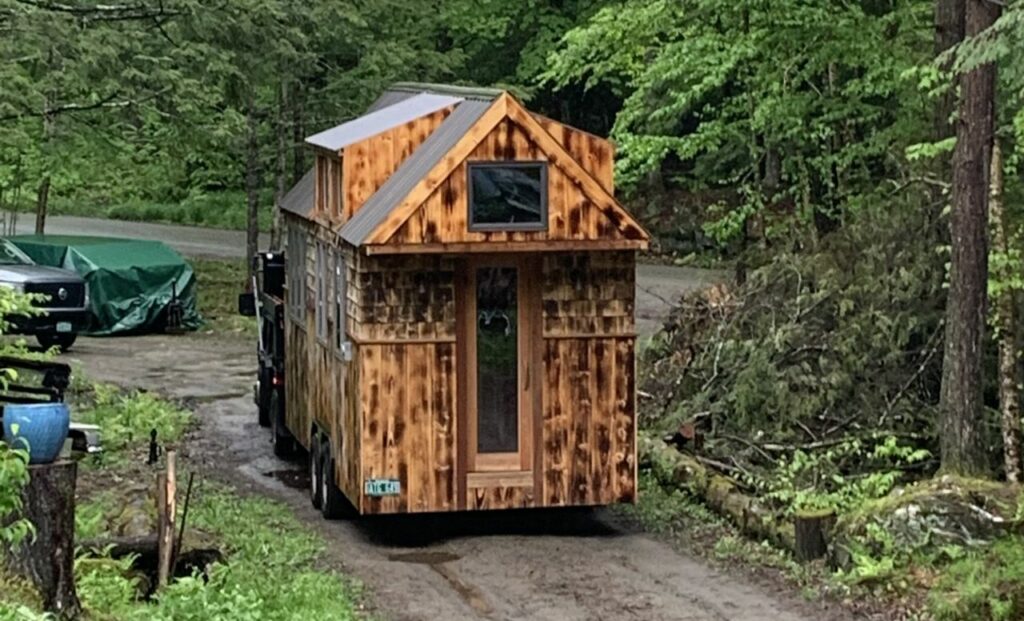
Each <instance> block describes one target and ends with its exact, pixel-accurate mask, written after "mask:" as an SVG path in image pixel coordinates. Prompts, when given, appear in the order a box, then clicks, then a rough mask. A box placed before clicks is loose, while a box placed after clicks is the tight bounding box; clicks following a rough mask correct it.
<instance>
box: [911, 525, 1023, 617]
mask: <svg viewBox="0 0 1024 621" xmlns="http://www.w3.org/2000/svg"><path fill="white" fill-rule="evenodd" d="M957 556H958V558H957V559H956V560H954V562H953V563H952V564H950V565H949V566H948V567H946V568H945V569H944V570H943V572H942V575H941V576H940V578H939V580H938V582H937V584H936V585H935V587H934V589H933V590H932V592H931V594H930V596H929V598H928V607H929V609H930V610H931V612H932V613H933V614H934V616H935V618H936V619H940V620H950V621H952V620H954V619H955V620H957V621H974V620H977V621H985V620H992V621H1011V620H1013V619H1020V618H1022V617H1024V582H1022V581H1021V576H1022V575H1024V539H1022V538H1021V537H1019V536H1012V537H1007V538H1005V539H1002V540H999V541H997V542H996V543H994V544H993V545H992V546H991V547H989V548H986V549H982V550H969V551H962V550H961V551H959V552H958V553H957Z"/></svg>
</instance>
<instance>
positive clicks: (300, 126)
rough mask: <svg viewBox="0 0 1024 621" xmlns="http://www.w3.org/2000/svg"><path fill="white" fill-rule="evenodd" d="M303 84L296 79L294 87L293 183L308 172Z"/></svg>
mask: <svg viewBox="0 0 1024 621" xmlns="http://www.w3.org/2000/svg"><path fill="white" fill-rule="evenodd" d="M302 104H303V93H302V85H301V84H300V83H299V81H298V80H296V81H295V82H294V84H293V87H292V185H295V184H296V183H298V182H299V180H300V179H302V177H303V176H304V175H305V174H306V147H305V141H306V137H305V136H304V135H303V134H305V133H306V127H305V122H304V118H303V115H304V109H303V108H304V107H303V105H302Z"/></svg>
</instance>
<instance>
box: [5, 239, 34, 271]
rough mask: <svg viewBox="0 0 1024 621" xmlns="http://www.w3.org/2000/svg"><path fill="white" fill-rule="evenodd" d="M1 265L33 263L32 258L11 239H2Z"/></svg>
mask: <svg viewBox="0 0 1024 621" xmlns="http://www.w3.org/2000/svg"><path fill="white" fill-rule="evenodd" d="M0 265H32V259H30V258H28V255H26V254H25V253H24V252H22V251H21V250H18V247H17V246H15V245H14V244H12V243H11V242H10V241H8V240H6V239H0Z"/></svg>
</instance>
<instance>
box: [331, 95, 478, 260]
mask: <svg viewBox="0 0 1024 621" xmlns="http://www.w3.org/2000/svg"><path fill="white" fill-rule="evenodd" d="M490 106H491V100H490V99H487V100H477V99H467V100H465V101H463V102H462V103H460V104H459V105H458V106H456V108H455V111H454V112H452V113H451V114H450V115H448V118H446V119H445V120H444V122H443V123H441V125H440V126H439V127H438V128H437V129H436V130H434V132H433V133H432V134H430V136H428V137H427V139H426V140H424V141H423V144H421V145H420V146H419V148H417V149H416V150H415V151H413V153H412V155H410V156H409V157H408V158H406V160H405V161H404V162H402V164H401V166H399V167H398V170H396V171H395V172H394V174H392V175H391V176H390V177H388V180H387V181H385V182H384V184H383V185H381V186H380V188H379V189H378V190H377V191H376V192H374V194H373V196H371V197H370V198H369V199H367V201H366V203H364V204H363V206H362V207H360V208H359V211H357V212H356V213H355V215H354V216H352V219H350V220H349V221H348V222H346V223H345V225H344V226H342V227H341V231H340V233H341V237H342V238H343V239H344V240H345V241H347V242H348V243H350V244H352V245H354V246H359V245H361V244H362V243H363V242H365V241H366V238H367V237H369V236H370V234H371V233H373V231H374V230H376V229H377V227H378V226H380V224H381V223H383V222H384V221H385V220H387V217H388V214H390V213H391V211H392V210H393V209H395V208H396V207H398V205H400V204H401V202H402V200H403V199H405V197H406V196H408V195H409V192H411V191H412V189H413V188H415V187H416V185H417V184H419V182H420V180H421V179H423V177H425V176H426V175H427V174H428V173H429V172H430V171H431V170H433V168H434V166H436V165H437V164H438V163H439V162H440V161H441V160H442V159H443V158H444V156H445V155H446V154H447V153H448V151H450V150H451V149H452V148H453V147H454V146H455V145H456V144H458V142H459V140H461V139H462V137H463V136H465V134H466V132H468V131H469V129H470V128H471V127H473V125H474V124H476V122H477V121H478V120H480V117H482V116H483V114H484V112H486V111H487V109H488V108H489V107H490Z"/></svg>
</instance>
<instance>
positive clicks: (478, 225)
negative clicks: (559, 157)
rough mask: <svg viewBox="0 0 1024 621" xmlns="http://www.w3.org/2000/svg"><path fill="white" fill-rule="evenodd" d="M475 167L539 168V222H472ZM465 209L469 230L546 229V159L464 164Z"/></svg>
mask: <svg viewBox="0 0 1024 621" xmlns="http://www.w3.org/2000/svg"><path fill="white" fill-rule="evenodd" d="M477 168H539V169H540V222H474V221H473V170H474V169H477ZM466 211H468V212H469V213H468V214H467V218H468V220H467V221H468V222H469V230H470V231H477V232H493V231H546V230H548V162H547V160H509V161H502V160H498V161H484V162H469V163H468V164H467V166H466Z"/></svg>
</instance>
